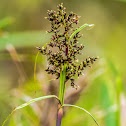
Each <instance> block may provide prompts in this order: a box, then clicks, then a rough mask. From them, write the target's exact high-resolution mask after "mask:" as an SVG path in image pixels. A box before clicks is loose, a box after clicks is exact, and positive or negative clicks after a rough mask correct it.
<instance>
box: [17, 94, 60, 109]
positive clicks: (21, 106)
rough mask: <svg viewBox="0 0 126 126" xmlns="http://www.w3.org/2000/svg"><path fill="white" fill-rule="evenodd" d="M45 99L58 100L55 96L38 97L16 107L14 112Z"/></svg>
mask: <svg viewBox="0 0 126 126" xmlns="http://www.w3.org/2000/svg"><path fill="white" fill-rule="evenodd" d="M47 98H56V99H58V97H57V96H56V95H48V96H43V97H38V98H35V99H32V100H30V101H29V102H26V103H24V104H22V105H20V106H18V107H16V108H15V110H17V109H21V108H24V107H25V106H27V105H29V104H31V103H33V102H36V101H40V100H43V99H47Z"/></svg>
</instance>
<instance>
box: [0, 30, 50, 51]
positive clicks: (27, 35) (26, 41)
mask: <svg viewBox="0 0 126 126" xmlns="http://www.w3.org/2000/svg"><path fill="white" fill-rule="evenodd" d="M48 40H49V37H48V35H46V33H45V32H41V31H33V32H22V33H11V34H6V33H4V34H3V35H2V36H0V50H3V49H5V48H6V46H7V45H8V44H12V45H13V46H14V47H15V48H19V47H20V48H23V47H31V46H35V47H36V46H40V45H41V44H45V43H46V42H47V41H48Z"/></svg>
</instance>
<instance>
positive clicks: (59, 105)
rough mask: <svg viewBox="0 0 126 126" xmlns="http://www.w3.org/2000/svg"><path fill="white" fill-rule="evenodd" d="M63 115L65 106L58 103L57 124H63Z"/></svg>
mask: <svg viewBox="0 0 126 126" xmlns="http://www.w3.org/2000/svg"><path fill="white" fill-rule="evenodd" d="M62 116H63V108H62V107H61V104H60V103H59V104H58V112H57V123H56V126H61V120H62Z"/></svg>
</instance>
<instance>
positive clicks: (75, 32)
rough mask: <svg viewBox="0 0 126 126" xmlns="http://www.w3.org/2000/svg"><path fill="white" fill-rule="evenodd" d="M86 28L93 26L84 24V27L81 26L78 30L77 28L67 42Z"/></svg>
mask: <svg viewBox="0 0 126 126" xmlns="http://www.w3.org/2000/svg"><path fill="white" fill-rule="evenodd" d="M87 26H88V27H92V26H94V24H84V25H82V26H81V27H80V28H78V29H77V30H76V31H74V32H73V34H72V35H71V36H70V38H69V40H70V39H72V38H73V37H74V35H75V34H77V33H78V32H79V31H81V30H82V29H83V28H85V27H87Z"/></svg>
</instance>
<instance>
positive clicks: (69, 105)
mask: <svg viewBox="0 0 126 126" xmlns="http://www.w3.org/2000/svg"><path fill="white" fill-rule="evenodd" d="M63 106H68V107H75V108H78V109H81V110H83V111H85V112H86V113H87V114H89V115H90V116H91V117H92V118H93V120H94V121H95V123H96V124H97V125H98V126H100V125H99V124H98V122H97V121H96V119H95V118H94V117H93V116H92V115H91V113H89V112H88V111H87V110H86V109H84V108H82V107H79V106H76V105H71V104H64V105H63Z"/></svg>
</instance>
